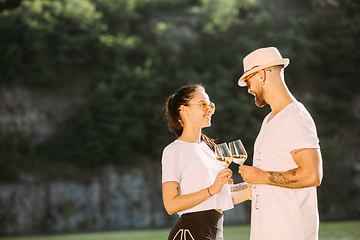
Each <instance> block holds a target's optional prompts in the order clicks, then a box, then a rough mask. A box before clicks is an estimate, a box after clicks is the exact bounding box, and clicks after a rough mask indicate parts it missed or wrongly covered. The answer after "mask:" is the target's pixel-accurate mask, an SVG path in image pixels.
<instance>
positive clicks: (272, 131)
mask: <svg viewBox="0 0 360 240" xmlns="http://www.w3.org/2000/svg"><path fill="white" fill-rule="evenodd" d="M269 116H270V114H269V115H268V116H267V117H265V119H264V121H263V124H262V126H261V130H260V133H259V135H258V137H257V139H256V142H255V147H254V159H253V165H254V166H256V167H258V168H260V169H261V170H264V171H276V172H285V171H288V170H290V169H294V168H297V167H298V166H297V165H296V163H295V162H294V160H293V158H292V156H291V153H290V152H291V151H292V150H294V149H301V148H320V146H319V139H318V137H317V133H316V126H315V123H314V121H313V119H312V118H311V116H310V114H309V113H308V111H307V110H306V108H305V107H304V106H303V105H302V104H301V103H299V102H295V103H291V104H289V105H288V106H287V107H286V108H284V109H283V110H282V111H281V112H279V113H278V114H276V115H275V117H274V118H273V119H272V120H271V121H270V122H268V118H269ZM252 197H253V200H252V211H251V235H250V239H251V240H264V239H266V240H294V239H299V240H300V239H301V240H314V239H318V229H319V216H318V206H317V195H316V188H315V187H309V188H302V189H288V188H281V187H276V186H270V185H261V184H259V185H253V192H252Z"/></svg>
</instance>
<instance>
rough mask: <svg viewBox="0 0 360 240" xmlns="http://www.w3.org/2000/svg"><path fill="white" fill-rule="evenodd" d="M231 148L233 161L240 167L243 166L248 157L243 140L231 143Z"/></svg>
mask: <svg viewBox="0 0 360 240" xmlns="http://www.w3.org/2000/svg"><path fill="white" fill-rule="evenodd" d="M229 148H230V152H231V156H232V158H233V161H234V162H235V163H237V164H239V165H240V166H241V165H243V164H244V162H245V160H246V159H247V157H248V155H247V152H246V150H245V147H244V145H243V144H242V142H241V140H236V141H233V142H231V143H229Z"/></svg>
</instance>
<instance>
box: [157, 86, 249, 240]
mask: <svg viewBox="0 0 360 240" xmlns="http://www.w3.org/2000/svg"><path fill="white" fill-rule="evenodd" d="M166 110H167V116H168V120H169V127H170V130H171V131H173V132H174V133H175V134H176V135H177V136H178V139H177V140H175V141H174V142H172V143H171V144H169V145H168V146H167V147H166V148H165V149H164V151H163V156H162V171H163V172H162V182H163V201H164V206H165V209H166V211H167V212H168V214H170V215H172V214H174V213H176V212H177V213H178V214H179V215H180V216H181V217H180V218H179V220H178V221H177V222H176V224H175V225H174V227H173V228H172V230H171V232H170V234H169V238H168V239H169V240H174V239H179V240H180V239H196V240H202V239H213V240H215V239H216V240H218V239H222V238H223V237H222V235H223V233H222V225H223V215H222V211H224V210H228V209H231V208H233V204H236V203H239V202H243V201H245V200H247V199H248V197H247V194H246V191H245V189H246V187H248V186H245V187H244V186H243V185H242V186H241V187H234V188H232V191H230V187H229V185H228V184H232V183H233V181H232V179H231V176H232V172H231V170H230V169H228V168H225V169H223V167H221V165H220V164H218V163H217V162H216V156H215V153H214V149H215V143H214V141H213V140H212V139H210V138H209V137H207V136H206V135H204V134H203V133H202V128H204V127H209V126H210V125H211V116H212V115H213V114H214V111H215V105H214V104H213V103H211V102H210V99H209V96H208V95H207V94H206V92H205V89H204V88H203V87H202V86H201V85H188V86H184V87H182V88H180V89H179V90H178V91H177V92H176V93H175V94H174V95H172V96H170V97H169V98H168V100H167V103H166ZM236 188H238V189H236Z"/></svg>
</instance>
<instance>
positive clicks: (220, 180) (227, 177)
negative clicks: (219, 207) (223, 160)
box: [209, 168, 233, 195]
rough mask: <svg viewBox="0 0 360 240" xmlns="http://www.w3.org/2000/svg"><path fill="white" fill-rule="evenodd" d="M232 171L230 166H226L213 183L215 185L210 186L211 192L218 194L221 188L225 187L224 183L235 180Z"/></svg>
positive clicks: (230, 182)
mask: <svg viewBox="0 0 360 240" xmlns="http://www.w3.org/2000/svg"><path fill="white" fill-rule="evenodd" d="M231 177H232V171H231V170H230V169H229V168H225V169H223V170H221V171H220V172H219V173H218V174H217V176H216V179H215V182H214V183H213V185H211V186H210V187H209V190H210V193H211V194H212V195H215V194H218V193H219V192H220V191H221V189H222V188H223V186H224V184H227V183H228V184H232V183H233V180H232V178H231Z"/></svg>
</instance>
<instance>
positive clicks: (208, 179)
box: [162, 140, 234, 215]
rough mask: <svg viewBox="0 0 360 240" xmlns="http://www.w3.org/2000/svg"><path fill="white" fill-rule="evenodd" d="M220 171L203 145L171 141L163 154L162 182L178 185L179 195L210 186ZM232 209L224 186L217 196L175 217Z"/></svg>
mask: <svg viewBox="0 0 360 240" xmlns="http://www.w3.org/2000/svg"><path fill="white" fill-rule="evenodd" d="M222 169H223V167H222V166H221V165H220V164H219V163H217V161H216V156H215V153H214V152H213V151H211V149H210V148H209V146H208V145H207V144H206V143H205V142H201V143H200V144H197V143H189V142H184V141H181V140H175V141H174V142H172V143H171V144H169V145H168V146H167V147H166V148H165V149H164V151H163V156H162V182H163V183H164V182H169V181H175V182H178V183H179V185H180V195H186V194H191V193H195V192H198V191H200V190H202V189H204V188H207V187H209V186H211V185H212V184H213V183H214V181H215V178H216V175H217V174H218V172H220V171H221V170H222ZM233 207H234V205H233V202H232V198H231V192H230V187H229V186H228V185H227V184H225V185H224V187H223V188H222V190H221V191H220V193H218V194H216V195H214V196H212V197H209V198H208V199H206V200H205V201H204V202H202V203H200V204H198V205H196V206H195V207H193V208H190V209H186V210H184V211H181V212H178V214H179V215H182V214H184V213H190V212H198V211H204V210H210V209H222V210H223V211H225V210H228V209H231V208H233Z"/></svg>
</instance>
